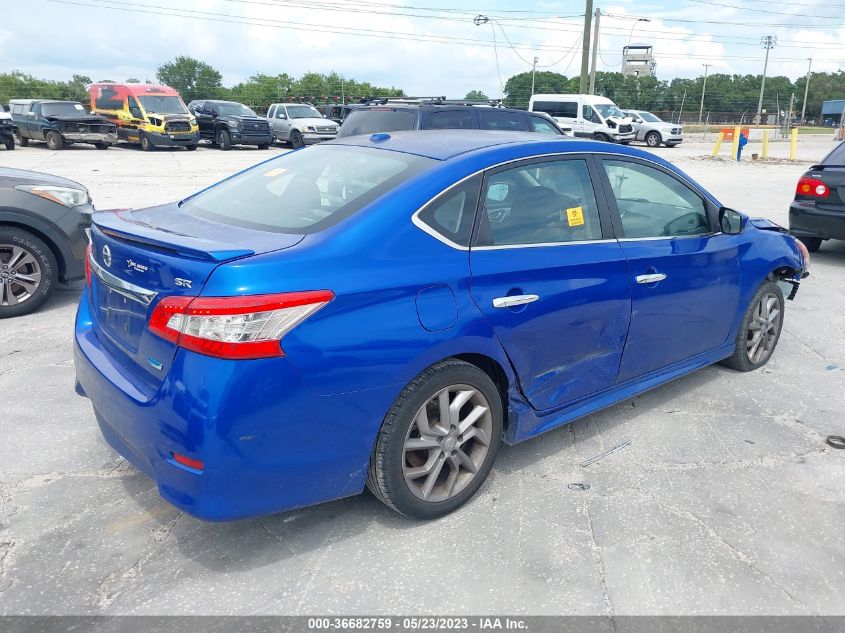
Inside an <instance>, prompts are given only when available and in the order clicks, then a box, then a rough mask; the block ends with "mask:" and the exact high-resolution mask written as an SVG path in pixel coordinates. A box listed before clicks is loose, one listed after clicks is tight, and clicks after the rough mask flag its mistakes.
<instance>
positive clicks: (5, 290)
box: [0, 244, 41, 306]
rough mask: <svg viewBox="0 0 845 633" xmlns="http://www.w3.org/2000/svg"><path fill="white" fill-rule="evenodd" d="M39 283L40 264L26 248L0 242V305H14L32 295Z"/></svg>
mask: <svg viewBox="0 0 845 633" xmlns="http://www.w3.org/2000/svg"><path fill="white" fill-rule="evenodd" d="M40 284H41V266H40V265H39V263H38V260H37V259H36V258H35V256H34V255H33V254H32V253H30V252H29V251H28V250H26V249H23V248H21V247H20V246H14V245H13V244H0V305H3V306H14V305H18V304H21V303H23V302H24V301H26V300H27V299H29V298H30V297H32V296H33V295H34V294H35V292H36V290H38V286H39V285H40Z"/></svg>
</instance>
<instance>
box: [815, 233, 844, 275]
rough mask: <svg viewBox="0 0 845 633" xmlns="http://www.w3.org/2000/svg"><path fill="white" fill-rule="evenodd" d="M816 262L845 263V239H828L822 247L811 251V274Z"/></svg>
mask: <svg viewBox="0 0 845 633" xmlns="http://www.w3.org/2000/svg"><path fill="white" fill-rule="evenodd" d="M814 263H826V264H845V240H827V241H826V242H822V246H821V248H820V249H819V250H818V251H816V252H815V253H810V274H811V275H812V273H813V264H814Z"/></svg>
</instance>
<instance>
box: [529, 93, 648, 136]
mask: <svg viewBox="0 0 845 633" xmlns="http://www.w3.org/2000/svg"><path fill="white" fill-rule="evenodd" d="M528 109H529V110H530V111H532V112H545V113H546V114H548V115H549V116H551V117H553V118H554V120H555V121H557V122H558V123H559V124H561V125H568V126H569V127H571V128H572V131H573V133H574V134H575V136H579V137H582V138H593V139H596V140H599V141H613V142H616V143H625V144H628V143H630V142H631V141H632V140H634V137H635V136H636V134H635V132H634V127H633V122H632V120H631V118H630V117H628V116H627V115H625V114H623V112H622V110H620V109H619V108H618V107H617V106H616V104H615V103H613V101H611V100H610V99H607V98H606V97H597V96H596V95H552V94H537V95H534V96H532V97H531V100H530V101H529V102H528Z"/></svg>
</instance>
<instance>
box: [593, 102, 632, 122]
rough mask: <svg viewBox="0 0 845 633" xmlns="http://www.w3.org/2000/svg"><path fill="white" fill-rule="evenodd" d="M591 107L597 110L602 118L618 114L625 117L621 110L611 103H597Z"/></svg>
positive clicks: (622, 117) (621, 117)
mask: <svg viewBox="0 0 845 633" xmlns="http://www.w3.org/2000/svg"><path fill="white" fill-rule="evenodd" d="M593 107H594V108H595V109H596V110H598V111H599V114H600V115H601V116H602V118H603V119H606V118H607V117H609V116H618V117H619V118H620V119H624V118H625V115H624V114H622V110H620V109H619V108H617V107H616V106H615V105H613V104H612V103H599V104H596V105H594V106H593Z"/></svg>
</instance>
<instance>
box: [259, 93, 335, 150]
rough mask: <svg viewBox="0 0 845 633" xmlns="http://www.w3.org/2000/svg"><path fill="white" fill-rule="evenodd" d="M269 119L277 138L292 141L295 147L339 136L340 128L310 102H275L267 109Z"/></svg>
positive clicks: (287, 141)
mask: <svg viewBox="0 0 845 633" xmlns="http://www.w3.org/2000/svg"><path fill="white" fill-rule="evenodd" d="M267 120H268V121H269V122H270V129H271V130H272V131H273V136H274V137H275V139H276V140H277V141H281V142H282V143H290V145H291V147H293V148H294V149H295V148H297V147H302V146H303V145H307V144H309V143H319V142H320V141H329V140H331V139H333V138H337V131H338V129H339V128H340V126H339V125H338V124H337V123H335V122H334V121H332V120H331V119H325V118H323V115H321V114H320V113H319V112H318V111H317V108H315V107H314V106H312V105H310V104H308V103H274V104H273V105H271V106H270V109H269V110H267Z"/></svg>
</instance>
